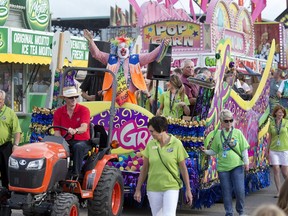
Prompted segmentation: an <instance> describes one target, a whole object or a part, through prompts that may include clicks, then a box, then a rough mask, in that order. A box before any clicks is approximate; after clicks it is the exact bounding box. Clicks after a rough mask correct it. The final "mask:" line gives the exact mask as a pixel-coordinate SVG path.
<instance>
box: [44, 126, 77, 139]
mask: <svg viewBox="0 0 288 216" xmlns="http://www.w3.org/2000/svg"><path fill="white" fill-rule="evenodd" d="M54 128H58V129H62V130H65V131H66V133H65V134H64V135H63V136H62V137H63V138H64V139H65V138H66V137H67V136H69V135H70V136H71V138H70V139H67V140H66V141H69V140H72V139H74V134H73V135H72V134H69V133H68V128H66V127H62V126H57V125H54V126H50V127H48V129H47V131H46V132H47V133H48V135H52V134H51V129H54Z"/></svg>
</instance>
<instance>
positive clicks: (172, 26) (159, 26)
mask: <svg viewBox="0 0 288 216" xmlns="http://www.w3.org/2000/svg"><path fill="white" fill-rule="evenodd" d="M200 35H201V28H200V25H199V24H195V23H192V22H180V21H179V22H177V21H167V22H157V23H155V24H152V25H148V26H145V27H144V28H143V41H144V45H146V46H147V45H148V44H150V43H153V44H159V43H161V41H162V40H163V39H164V38H167V39H170V40H171V45H172V46H183V47H191V48H200Z"/></svg>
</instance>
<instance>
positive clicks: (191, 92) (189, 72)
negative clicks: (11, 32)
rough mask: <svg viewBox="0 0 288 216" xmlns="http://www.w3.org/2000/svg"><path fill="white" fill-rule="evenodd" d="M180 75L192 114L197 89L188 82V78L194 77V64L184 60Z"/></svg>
mask: <svg viewBox="0 0 288 216" xmlns="http://www.w3.org/2000/svg"><path fill="white" fill-rule="evenodd" d="M182 73H183V74H182V76H181V81H182V83H183V84H184V86H185V94H186V95H187V97H188V100H189V102H190V106H189V109H190V112H191V113H192V112H193V110H194V105H195V104H196V99H197V97H198V92H199V87H198V86H197V85H195V84H193V83H190V82H189V81H188V77H194V63H193V62H192V61H191V60H188V59H186V60H185V61H183V62H182ZM191 113H190V114H191ZM190 114H189V115H190Z"/></svg>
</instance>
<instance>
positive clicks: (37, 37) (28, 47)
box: [12, 30, 53, 57]
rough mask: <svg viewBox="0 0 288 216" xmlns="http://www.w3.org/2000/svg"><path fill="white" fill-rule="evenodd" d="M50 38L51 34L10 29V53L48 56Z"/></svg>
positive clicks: (50, 54)
mask: <svg viewBox="0 0 288 216" xmlns="http://www.w3.org/2000/svg"><path fill="white" fill-rule="evenodd" d="M52 39H53V37H52V35H42V34H36V33H30V32H24V31H13V30H12V53H13V54H22V55H32V56H45V57H48V56H49V57H50V56H52V51H51V48H50V45H51V44H52Z"/></svg>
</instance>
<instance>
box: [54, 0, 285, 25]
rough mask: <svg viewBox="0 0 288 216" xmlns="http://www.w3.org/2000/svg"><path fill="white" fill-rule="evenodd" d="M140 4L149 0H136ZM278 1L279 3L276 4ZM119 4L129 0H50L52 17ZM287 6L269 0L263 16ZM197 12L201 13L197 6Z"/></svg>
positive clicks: (94, 12) (101, 11)
mask: <svg viewBox="0 0 288 216" xmlns="http://www.w3.org/2000/svg"><path fill="white" fill-rule="evenodd" d="M136 1H137V2H138V4H139V5H141V4H142V3H144V2H146V1H148V0H136ZM244 2H245V5H247V6H249V2H250V0H244ZM276 2H277V4H276ZM116 4H117V5H118V6H119V7H121V8H122V9H128V8H129V2H128V0H50V8H51V12H52V18H54V19H55V18H71V17H94V16H109V13H110V6H115V5H116ZM175 7H176V8H187V10H188V11H189V1H188V0H179V2H178V3H177V4H176V5H175ZM285 8H286V0H267V7H266V9H265V10H264V11H263V13H262V18H264V19H268V20H274V19H275V18H276V17H277V16H278V15H279V14H281V12H282V11H284V10H285ZM194 9H195V12H196V13H201V10H200V9H199V8H197V7H195V8H194Z"/></svg>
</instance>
